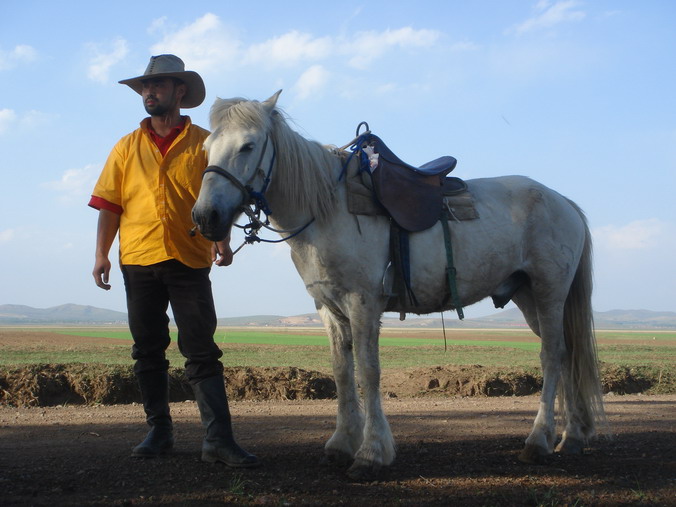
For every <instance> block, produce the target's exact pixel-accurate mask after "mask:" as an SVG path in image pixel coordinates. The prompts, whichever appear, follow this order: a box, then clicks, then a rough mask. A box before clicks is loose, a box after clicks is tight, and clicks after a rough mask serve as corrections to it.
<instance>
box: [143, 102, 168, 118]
mask: <svg viewBox="0 0 676 507" xmlns="http://www.w3.org/2000/svg"><path fill="white" fill-rule="evenodd" d="M143 107H145V109H146V113H148V114H149V115H150V116H163V115H165V114H166V113H167V112H168V111H169V110H170V108H169V107H168V106H167V105H166V104H160V103H159V102H157V103H155V105H152V106H149V105H148V104H147V103H145V102H144V103H143Z"/></svg>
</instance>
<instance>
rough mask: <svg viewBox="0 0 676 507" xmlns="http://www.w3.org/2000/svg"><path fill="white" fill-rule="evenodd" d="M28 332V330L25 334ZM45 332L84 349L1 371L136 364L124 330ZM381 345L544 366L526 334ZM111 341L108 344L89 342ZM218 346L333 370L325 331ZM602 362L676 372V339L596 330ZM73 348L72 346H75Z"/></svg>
mask: <svg viewBox="0 0 676 507" xmlns="http://www.w3.org/2000/svg"><path fill="white" fill-rule="evenodd" d="M21 331H23V332H30V331H31V330H30V329H25V330H21ZM34 331H40V332H41V333H45V332H46V333H56V334H59V335H70V336H81V337H82V343H81V344H76V345H69V346H57V345H56V343H55V344H54V346H50V344H49V343H43V344H42V346H29V345H24V344H22V343H21V340H17V341H16V343H13V344H11V345H8V344H7V343H6V342H5V343H4V344H3V346H2V349H1V350H2V354H1V355H0V365H5V366H8V365H20V364H36V363H103V364H122V365H125V364H130V362H131V359H130V357H129V349H130V344H131V335H130V333H129V331H128V330H124V329H101V328H51V329H44V328H43V329H39V330H38V329H34ZM383 334H384V335H385V336H384V337H381V339H380V345H381V348H380V355H381V363H382V367H383V368H384V369H387V368H406V367H415V366H435V365H447V364H457V365H476V364H479V365H484V366H501V367H527V368H530V367H536V366H539V351H540V344H539V341H538V340H537V339H535V337H534V335H533V334H531V333H530V332H529V331H526V330H516V331H515V330H457V329H451V330H447V331H446V334H447V340H446V347H447V350H445V345H444V340H443V338H442V336H443V334H442V332H441V330H438V331H435V330H402V329H397V330H384V333H383ZM88 337H92V338H109V339H111V340H109V341H107V342H106V343H105V344H92V343H88V340H87V338H88ZM176 338H177V336H176V333H175V332H174V333H172V346H171V347H170V349H169V351H168V355H169V359H170V360H171V361H172V364H174V365H177V366H178V365H181V364H182V363H183V358H182V357H181V356H180V353H179V352H178V350H177V348H176V346H175V343H176ZM215 338H216V341H217V342H218V343H219V345H220V347H221V348H222V349H223V352H224V355H223V359H222V360H223V363H224V364H225V365H226V366H297V367H300V368H306V369H314V370H320V371H327V372H328V371H330V369H331V363H330V355H329V346H328V339H327V337H326V335H325V334H324V333H323V331H322V330H320V329H308V330H298V329H282V328H278V329H271V330H265V329H242V328H219V329H218V330H217V333H216V336H215ZM597 339H598V342H599V345H598V350H599V358H600V360H601V361H602V362H604V363H609V364H615V365H622V366H650V367H656V368H659V369H668V370H674V365H676V332H656V331H632V332H626V331H598V332H597ZM71 342H72V339H71Z"/></svg>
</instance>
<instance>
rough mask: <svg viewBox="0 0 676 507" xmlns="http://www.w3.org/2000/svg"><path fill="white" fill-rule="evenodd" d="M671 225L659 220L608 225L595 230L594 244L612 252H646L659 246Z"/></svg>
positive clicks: (652, 219) (650, 219) (651, 219)
mask: <svg viewBox="0 0 676 507" xmlns="http://www.w3.org/2000/svg"><path fill="white" fill-rule="evenodd" d="M668 229H669V224H667V223H666V222H663V221H661V220H659V219H657V218H649V219H646V220H635V221H633V222H629V223H628V224H626V225H622V226H616V225H607V226H604V227H598V228H595V229H594V231H593V236H594V242H595V244H596V245H597V247H599V248H608V249H610V250H645V249H651V248H654V247H656V246H657V244H658V243H659V242H660V241H661V240H662V238H663V237H664V236H665V234H668Z"/></svg>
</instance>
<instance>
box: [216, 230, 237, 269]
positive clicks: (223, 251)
mask: <svg viewBox="0 0 676 507" xmlns="http://www.w3.org/2000/svg"><path fill="white" fill-rule="evenodd" d="M232 258H233V253H232V249H231V248H230V236H228V237H227V238H225V239H224V240H223V241H219V242H218V243H213V244H212V245H211V260H212V261H213V262H214V264H216V266H229V265H230V264H232Z"/></svg>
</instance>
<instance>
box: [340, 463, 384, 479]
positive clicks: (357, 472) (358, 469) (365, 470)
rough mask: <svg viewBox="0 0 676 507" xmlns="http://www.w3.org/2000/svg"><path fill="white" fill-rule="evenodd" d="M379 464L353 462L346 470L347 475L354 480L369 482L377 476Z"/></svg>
mask: <svg viewBox="0 0 676 507" xmlns="http://www.w3.org/2000/svg"><path fill="white" fill-rule="evenodd" d="M379 473H380V465H377V464H375V463H366V462H359V463H358V462H356V461H355V462H354V463H353V464H352V466H351V467H350V468H349V469H348V471H347V476H348V477H349V478H350V479H352V480H353V481H356V482H371V481H375V480H376V479H377V478H378V474H379Z"/></svg>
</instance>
